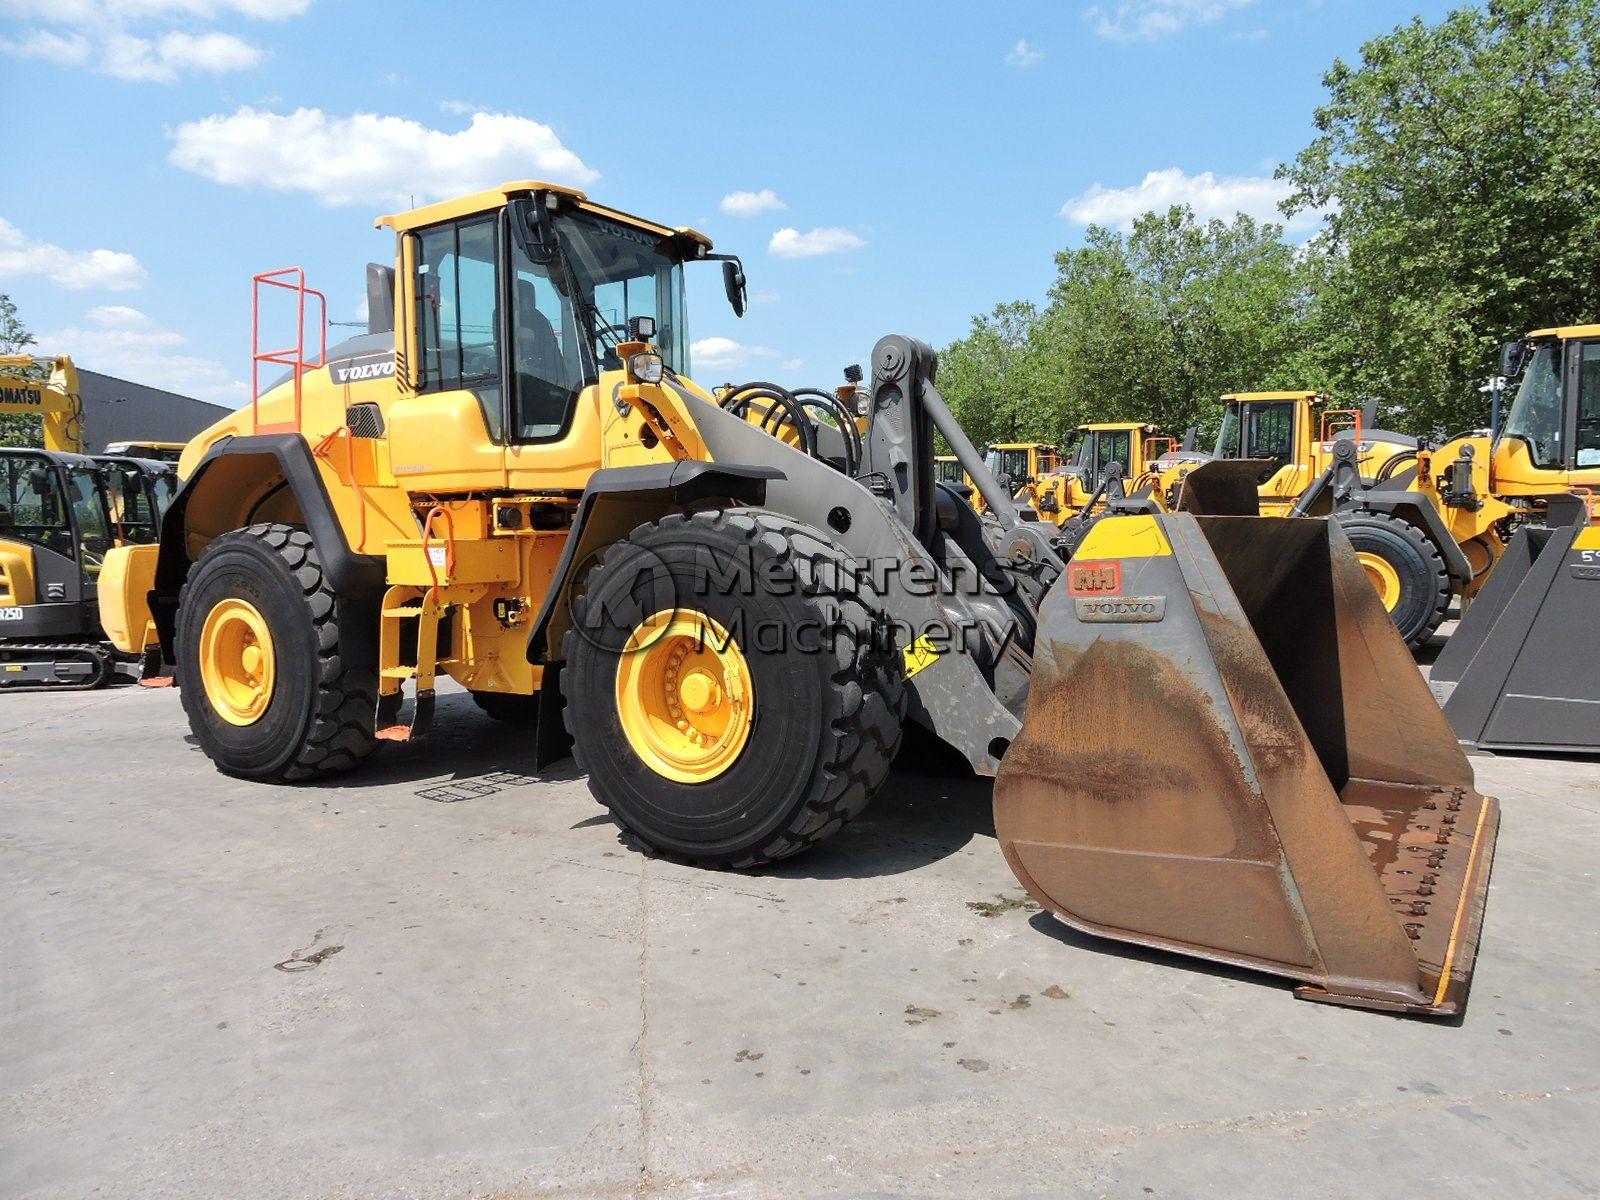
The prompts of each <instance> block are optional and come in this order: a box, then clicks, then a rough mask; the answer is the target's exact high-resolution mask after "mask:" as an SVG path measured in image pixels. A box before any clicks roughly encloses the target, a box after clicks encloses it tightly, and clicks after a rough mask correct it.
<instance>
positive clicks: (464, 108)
mask: <svg viewBox="0 0 1600 1200" xmlns="http://www.w3.org/2000/svg"><path fill="white" fill-rule="evenodd" d="M483 109H484V106H483V105H482V104H474V103H472V101H470V100H441V101H439V111H440V112H447V113H449V114H450V115H451V116H453V117H470V116H471V115H472V114H473V113H475V112H482V111H483Z"/></svg>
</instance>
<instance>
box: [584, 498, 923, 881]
mask: <svg viewBox="0 0 1600 1200" xmlns="http://www.w3.org/2000/svg"><path fill="white" fill-rule="evenodd" d="M730 540H731V541H732V542H733V543H735V544H739V545H742V546H743V547H745V548H747V549H748V550H749V551H750V553H751V554H752V555H754V556H755V557H756V558H757V559H758V560H759V559H761V558H764V557H766V556H771V557H772V558H774V559H776V560H778V561H780V562H785V563H790V564H792V565H793V568H794V571H795V574H796V576H797V577H798V579H799V580H800V581H801V587H800V588H798V589H797V591H798V593H799V594H798V595H797V596H793V597H789V598H787V599H786V603H788V602H792V603H794V604H795V605H796V606H797V607H796V609H795V610H794V611H795V613H796V615H797V616H800V617H802V618H803V617H804V616H806V615H809V614H810V613H812V612H816V611H821V610H824V609H826V610H828V611H830V612H831V613H833V614H834V615H835V616H836V617H837V618H838V619H839V620H840V621H841V623H842V624H844V625H845V626H847V627H848V629H849V630H850V633H851V636H847V637H836V638H834V639H832V648H831V649H830V650H827V651H823V653H825V654H828V655H829V656H830V661H829V663H828V673H827V680H826V686H824V687H822V688H821V689H820V697H821V699H820V703H821V705H822V706H823V709H824V711H823V712H822V713H821V714H820V720H819V722H818V726H819V728H820V730H821V732H820V736H818V737H817V738H816V740H815V744H814V746H812V747H811V748H810V750H811V753H810V756H809V760H808V767H807V768H805V769H802V770H801V771H800V772H797V779H798V780H799V785H798V786H797V787H795V788H793V789H792V791H790V792H789V794H788V798H787V799H786V800H785V801H784V802H783V803H784V806H785V811H784V812H783V813H782V821H781V824H780V825H778V826H777V827H776V828H774V829H772V830H770V831H769V832H767V833H766V834H765V835H764V836H762V837H760V838H759V840H757V841H754V842H752V843H751V844H747V845H740V846H728V845H723V846H720V847H719V848H718V850H717V852H716V853H712V854H706V853H698V852H696V851H695V850H694V849H693V848H690V847H685V846H683V845H681V844H680V845H667V844H664V841H663V840H662V839H659V838H654V837H651V836H650V835H649V834H648V833H647V832H646V831H644V830H641V829H639V828H638V827H637V826H636V824H635V823H632V822H630V821H629V820H628V819H627V818H626V816H625V815H624V814H623V813H622V812H619V809H618V806H617V805H616V804H615V803H614V802H613V799H612V797H610V796H608V795H607V793H606V784H605V783H604V782H603V780H601V779H600V778H598V777H597V775H604V774H609V773H611V768H610V767H609V765H608V763H609V760H613V759H615V758H617V757H618V756H628V758H629V759H630V760H631V761H633V762H635V763H637V762H638V760H637V758H636V757H635V756H634V755H633V752H632V749H631V748H630V747H629V746H628V744H627V743H626V740H625V738H620V737H619V736H618V734H617V730H616V729H615V728H614V717H612V713H613V712H614V709H615V699H614V689H615V677H616V676H615V662H616V658H615V656H614V655H613V656H611V657H610V658H607V657H606V656H605V655H603V654H600V653H597V652H596V651H595V650H594V648H593V646H592V645H591V644H590V642H589V640H588V639H587V638H584V637H581V636H580V634H579V633H578V632H577V629H578V628H579V627H581V626H582V625H583V623H584V618H585V613H586V608H587V603H588V597H590V596H593V595H598V594H600V591H601V589H602V588H603V587H605V586H606V573H607V571H608V570H621V569H625V568H626V567H627V566H628V565H629V564H630V561H637V560H636V558H634V557H633V556H635V555H636V554H637V553H638V552H640V551H643V552H644V553H646V554H650V553H653V552H656V551H658V550H659V549H660V548H661V547H663V546H669V545H673V544H682V543H684V542H686V541H687V542H695V543H710V544H715V545H722V546H726V545H728V544H729V542H730ZM844 562H845V556H844V554H843V552H842V551H841V550H840V549H839V548H838V546H836V545H835V544H834V543H833V542H832V541H831V540H830V539H829V538H828V536H827V535H826V534H824V533H822V532H821V531H819V530H817V529H814V528H812V527H811V526H808V525H804V524H802V523H800V522H798V521H794V520H792V519H790V518H789V517H786V516H783V515H781V514H779V513H774V512H770V511H767V510H764V509H754V508H715V509H704V510H700V511H697V512H694V513H690V514H674V515H672V516H669V517H665V518H663V519H661V520H659V521H656V522H654V523H652V524H649V525H643V526H640V527H639V528H637V529H635V530H634V531H633V532H632V533H631V534H630V535H629V536H628V537H627V538H625V539H623V540H622V541H620V542H618V543H616V544H615V545H613V546H612V547H610V548H609V549H608V550H607V552H606V554H605V555H604V557H603V558H602V559H601V560H600V562H599V563H598V564H597V565H596V566H595V568H594V569H593V570H592V571H591V572H590V573H589V575H588V577H587V579H586V580H585V584H584V595H582V596H579V597H578V598H576V599H575V600H574V601H573V622H572V624H573V627H574V628H573V630H572V631H569V632H568V633H567V635H566V637H565V639H564V640H563V645H562V653H563V657H564V658H565V660H566V663H567V667H566V670H565V671H564V673H563V676H562V683H563V691H564V692H565V693H566V696H567V704H566V708H565V714H564V715H565V719H566V722H567V729H568V732H569V733H570V734H571V735H572V740H573V756H574V758H575V759H576V760H577V762H578V765H579V767H580V768H581V769H583V770H584V771H586V772H587V773H588V774H589V780H590V790H591V791H592V792H593V793H594V794H595V797H596V799H598V800H599V801H600V803H602V804H604V805H605V806H606V807H607V808H608V809H609V810H610V811H611V814H612V817H613V819H615V820H616V821H617V823H618V825H619V826H620V827H621V828H622V830H623V835H624V840H626V841H627V842H628V843H629V844H631V845H633V846H634V847H635V848H637V849H640V850H643V851H645V852H646V853H650V854H655V855H660V856H662V857H666V858H671V859H675V860H677V861H680V862H689V863H692V864H694V865H697V866H705V867H716V868H734V869H738V868H745V867H753V866H757V865H759V864H761V863H766V862H773V861H775V860H778V859H783V858H788V857H790V856H792V855H795V854H799V853H801V852H802V851H804V850H807V849H809V848H810V847H812V846H815V845H817V844H818V843H819V842H822V841H824V840H826V839H827V838H829V837H831V836H833V835H834V834H835V833H837V832H838V831H839V830H840V829H842V828H844V826H845V825H846V824H847V823H848V822H850V821H851V820H852V819H854V818H855V817H856V816H857V815H858V814H860V813H861V811H862V810H863V809H865V808H866V806H867V803H868V802H869V801H870V800H871V799H872V797H873V795H874V794H875V793H876V792H877V790H878V788H879V787H880V786H882V784H883V781H884V780H885V779H886V778H887V777H888V774H889V768H890V766H891V765H892V764H893V762H894V758H895V754H896V753H897V752H898V750H899V747H900V733H901V722H902V719H903V717H904V715H905V709H906V689H905V681H904V667H903V665H902V662H901V655H900V651H899V650H898V649H897V648H895V647H893V646H890V645H887V643H886V639H885V638H884V637H883V636H881V634H878V635H877V636H875V632H876V621H877V614H876V613H875V612H874V611H873V609H872V608H871V607H869V605H868V604H867V603H865V602H864V600H863V597H862V595H861V593H860V590H859V589H858V588H854V587H852V586H850V584H849V582H848V580H849V576H848V575H847V573H846V572H845V571H843V570H842V569H839V568H841V567H842V565H843V564H844ZM841 585H842V586H841ZM790 653H794V651H790ZM608 671H609V674H608V675H607V674H606V673H607V672H608ZM586 673H588V674H589V675H591V676H603V677H598V678H588V679H585V678H584V676H585V674H586ZM778 702H779V701H778V700H777V699H775V698H772V697H770V696H769V697H768V698H767V699H766V700H765V703H767V704H774V703H778ZM762 703H763V699H762V696H761V694H760V692H759V690H758V695H757V706H758V712H757V730H759V729H760V727H761V714H760V705H761V704H762ZM606 710H610V711H609V712H608V711H606ZM754 736H755V735H753V737H754ZM619 743H620V744H619ZM755 750H756V745H755V743H754V742H752V745H751V746H749V747H747V748H746V750H745V753H744V755H742V756H741V760H742V759H743V758H746V757H749V756H750V755H751V754H752V752H753V751H755ZM602 757H603V759H604V760H606V761H600V760H601V759H602ZM738 765H739V764H737V763H736V764H735V767H737V766H738ZM597 769H598V770H597ZM639 771H640V772H641V773H643V774H645V775H647V776H648V778H649V779H651V780H655V781H657V782H659V783H660V784H661V785H663V786H665V787H668V788H670V787H682V786H683V785H678V784H671V783H670V782H669V781H665V780H661V779H660V777H658V776H655V775H654V774H653V773H652V772H650V771H649V768H647V767H644V766H643V765H642V764H640V765H639ZM699 786H704V785H699ZM752 799H753V800H754V801H755V802H757V803H760V802H761V801H763V800H767V799H768V797H767V796H765V795H762V796H756V797H753V798H752Z"/></svg>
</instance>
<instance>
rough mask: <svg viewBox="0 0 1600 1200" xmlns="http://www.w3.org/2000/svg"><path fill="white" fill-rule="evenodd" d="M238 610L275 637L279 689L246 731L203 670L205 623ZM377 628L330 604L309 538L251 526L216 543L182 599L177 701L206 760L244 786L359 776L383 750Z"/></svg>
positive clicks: (350, 608)
mask: <svg viewBox="0 0 1600 1200" xmlns="http://www.w3.org/2000/svg"><path fill="white" fill-rule="evenodd" d="M230 604H231V605H234V606H235V607H237V606H239V605H247V606H248V610H249V611H252V612H254V613H255V614H257V615H258V616H259V618H260V621H261V622H262V623H263V624H264V626H265V629H266V630H267V632H268V634H269V635H270V656H271V659H272V664H273V669H272V672H271V686H270V689H269V690H268V696H267V698H266V699H265V701H264V706H263V707H262V709H261V711H260V712H259V714H258V715H255V716H254V717H253V718H252V719H248V720H247V721H245V723H240V716H239V714H238V713H237V712H236V713H235V719H234V720H229V719H228V718H227V717H226V716H225V715H224V710H225V709H226V707H227V706H226V705H225V704H223V703H222V702H221V701H220V700H219V699H216V698H213V696H212V695H211V694H210V691H209V690H208V689H209V685H208V682H207V672H206V671H205V670H203V669H202V665H201V654H202V651H201V642H202V638H203V634H204V631H205V630H206V627H207V619H208V617H210V616H211V615H212V614H213V613H214V612H215V611H217V610H218V609H219V608H220V607H223V606H226V605H230ZM368 607H370V608H371V613H370V621H369V622H367V623H366V625H365V626H364V625H363V623H362V618H363V617H364V616H365V615H366V610H367V608H368ZM341 623H343V624H344V625H345V626H347V628H345V629H343V630H342V631H341ZM376 624H377V611H376V608H375V606H356V605H352V604H348V603H346V602H341V601H340V600H339V598H338V597H337V596H336V595H335V594H334V591H333V586H332V584H331V583H329V581H328V579H327V576H326V574H325V573H324V571H323V569H322V560H321V558H320V557H319V556H318V554H317V549H316V546H315V545H314V544H313V543H312V540H311V535H310V534H309V533H307V532H306V530H304V529H302V528H300V527H298V526H294V525H278V524H269V525H251V526H248V527H247V528H245V529H238V530H235V531H233V532H232V533H225V534H223V535H222V536H221V537H219V538H217V539H216V540H215V541H213V542H212V543H211V544H210V545H209V546H207V547H206V549H205V552H204V553H203V554H201V555H200V559H199V561H198V562H196V563H195V565H194V567H193V568H192V569H191V570H190V572H189V577H188V580H187V581H186V582H185V583H184V585H183V591H182V593H181V594H180V596H179V599H178V615H177V628H176V635H177V669H178V679H179V682H180V684H181V685H182V686H181V690H180V694H181V696H182V698H183V708H184V712H185V713H186V714H187V715H188V718H189V728H190V729H191V730H192V731H193V732H194V735H195V737H196V738H197V739H198V740H199V742H200V747H201V749H203V750H204V751H205V752H206V754H207V755H208V756H209V757H210V758H211V760H212V761H213V762H214V763H216V764H217V766H218V768H219V769H221V770H222V771H223V772H225V773H226V774H229V775H237V776H240V777H241V778H245V779H267V780H277V781H292V780H303V779H312V778H315V777H316V776H319V775H326V774H331V773H333V772H337V771H346V770H349V769H350V768H351V767H354V766H356V765H357V764H358V763H360V762H361V761H362V760H363V759H365V758H366V757H367V756H368V755H370V754H371V753H372V751H373V750H374V749H375V748H376V746H377V741H376V739H375V737H374V734H373V721H374V714H375V711H376V708H377V701H378V678H377V669H376V666H377V664H376V655H375V652H374V651H373V648H372V636H373V633H374V632H375V629H376ZM213 674H214V672H213Z"/></svg>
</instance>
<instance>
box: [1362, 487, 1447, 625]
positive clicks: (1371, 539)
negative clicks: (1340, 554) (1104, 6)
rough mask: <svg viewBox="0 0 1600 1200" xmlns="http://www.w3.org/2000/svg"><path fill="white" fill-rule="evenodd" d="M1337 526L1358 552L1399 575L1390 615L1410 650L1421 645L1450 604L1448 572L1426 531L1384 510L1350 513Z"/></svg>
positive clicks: (1440, 621) (1439, 622)
mask: <svg viewBox="0 0 1600 1200" xmlns="http://www.w3.org/2000/svg"><path fill="white" fill-rule="evenodd" d="M1339 527H1340V528H1341V529H1343V530H1344V534H1345V536H1346V537H1347V538H1349V539H1350V544H1351V546H1353V547H1354V548H1355V549H1356V550H1358V551H1366V552H1367V553H1369V554H1377V555H1381V556H1382V557H1383V558H1384V560H1385V561H1387V562H1388V563H1389V565H1390V566H1392V567H1393V568H1394V569H1395V571H1396V573H1398V574H1399V576H1400V602H1399V603H1398V604H1396V605H1395V607H1394V610H1393V611H1392V612H1391V613H1390V614H1389V615H1390V616H1391V617H1392V618H1393V619H1394V624H1395V628H1396V629H1398V630H1399V631H1400V636H1401V637H1402V638H1404V639H1405V641H1406V645H1408V646H1410V647H1411V648H1412V649H1416V648H1417V647H1418V646H1421V645H1424V644H1425V643H1426V642H1427V641H1428V639H1429V638H1431V637H1432V636H1433V634H1434V631H1435V630H1437V629H1438V628H1439V625H1440V624H1441V623H1442V622H1443V621H1444V618H1445V613H1446V612H1447V611H1449V608H1450V571H1449V569H1448V568H1447V567H1446V566H1445V562H1444V556H1443V555H1441V554H1440V553H1439V548H1438V547H1437V546H1435V545H1434V544H1433V542H1432V541H1431V540H1430V539H1429V538H1428V535H1427V534H1425V533H1423V532H1422V530H1420V529H1418V528H1417V527H1416V526H1415V525H1413V524H1411V522H1409V521H1407V520H1404V519H1403V518H1401V517H1397V516H1395V515H1393V514H1392V513H1386V512H1364V513H1351V514H1349V515H1347V516H1341V517H1340V518H1339Z"/></svg>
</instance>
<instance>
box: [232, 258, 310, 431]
mask: <svg viewBox="0 0 1600 1200" xmlns="http://www.w3.org/2000/svg"><path fill="white" fill-rule="evenodd" d="M250 285H251V288H250V428H251V431H252V432H254V433H297V432H299V430H300V379H301V377H302V376H303V375H304V374H305V373H306V372H307V371H308V370H311V369H313V368H315V367H320V366H321V365H322V364H323V363H324V362H326V361H327V359H328V298H327V297H326V296H324V295H323V294H322V293H321V292H319V291H317V290H316V289H315V288H309V287H307V286H306V273H305V269H304V268H302V267H282V268H280V269H279V270H276V271H263V272H261V273H260V274H259V275H253V276H251V279H250ZM263 287H269V288H281V289H283V290H284V291H286V292H293V293H294V297H295V323H294V330H295V340H294V344H293V345H292V346H285V347H284V348H283V349H281V350H263V349H262V348H261V301H262V296H263V293H262V290H261V289H262V288H263ZM307 296H312V297H315V298H316V301H317V306H318V313H317V326H318V333H317V345H318V350H317V357H316V360H315V361H308V360H307V359H306V297H307ZM262 363H273V364H276V365H277V366H280V367H288V368H289V369H290V370H291V371H293V372H294V420H293V421H290V422H278V423H275V424H272V425H262V424H261V420H260V415H259V412H258V410H257V404H258V402H259V401H260V399H261V364H262Z"/></svg>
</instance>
